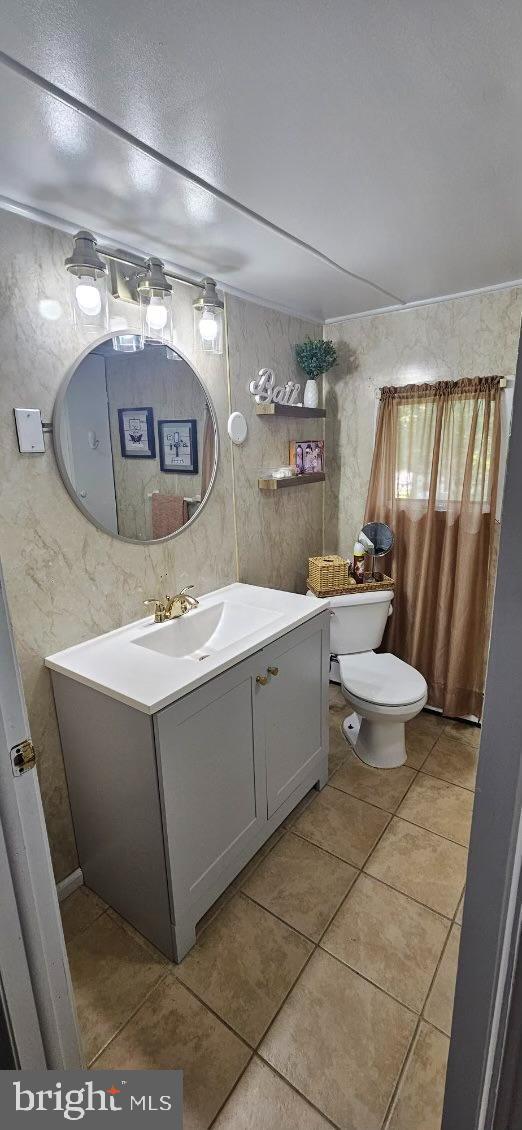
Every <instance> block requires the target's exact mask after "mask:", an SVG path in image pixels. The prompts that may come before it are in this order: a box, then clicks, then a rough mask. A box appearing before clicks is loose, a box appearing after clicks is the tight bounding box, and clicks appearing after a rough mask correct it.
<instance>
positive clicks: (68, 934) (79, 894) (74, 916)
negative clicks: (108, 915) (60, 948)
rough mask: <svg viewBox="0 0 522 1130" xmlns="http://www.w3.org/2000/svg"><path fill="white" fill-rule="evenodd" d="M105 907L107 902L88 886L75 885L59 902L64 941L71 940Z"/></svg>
mask: <svg viewBox="0 0 522 1130" xmlns="http://www.w3.org/2000/svg"><path fill="white" fill-rule="evenodd" d="M106 909H107V903H105V902H104V901H103V899H100V898H98V895H95V894H94V891H90V890H89V888H88V887H77V889H76V890H75V891H73V892H72V894H71V895H68V896H67V898H66V899H64V900H63V902H61V903H60V914H61V916H62V926H63V934H64V938H65V941H66V942H72V940H73V938H75V937H76V935H77V934H81V932H82V930H85V929H86V927H87V926H90V925H91V923H92V922H95V921H96V919H97V918H99V916H100V914H103V912H104V910H106Z"/></svg>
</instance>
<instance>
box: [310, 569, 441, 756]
mask: <svg viewBox="0 0 522 1130" xmlns="http://www.w3.org/2000/svg"><path fill="white" fill-rule="evenodd" d="M392 599H393V592H392V590H391V589H383V590H382V591H373V592H357V589H354V590H352V591H351V592H350V593H346V594H344V595H343V596H334V597H330V600H329V604H330V615H331V623H330V650H331V652H332V654H333V655H334V656H335V657H336V658H337V660H338V664H339V674H340V679H341V688H342V692H343V694H344V697H345V699H346V701H347V703H348V704H349V706H351V708H352V711H353V713H352V714H350V715H349V716H348V717H347V718H345V720H344V722H343V732H344V735H345V737H346V738H347V740H348V741H349V742H350V744H351V746H352V747H353V749H354V750H355V753H356V754H357V756H358V757H360V758H361V760H362V761H364V762H365V763H366V765H372V766H374V767H375V768H379V769H393V768H395V767H396V766H398V765H402V764H403V763H404V762H405V761H406V738H405V729H404V726H405V723H406V722H409V721H411V719H412V718H415V716H416V715H417V714H419V712H420V711H421V710H422V708H423V706H425V705H426V702H427V698H428V688H427V684H426V680H425V679H424V677H423V676H422V675H421V674H420V672H419V671H416V670H415V668H414V667H411V666H410V664H409V663H404V662H403V660H402V659H398V658H397V656H395V655H390V654H388V653H384V654H380V653H377V652H376V651H374V648H376V647H379V645H380V643H381V641H382V637H383V635H384V629H385V627H386V621H387V619H388V616H389V615H391V611H392V608H391V603H392Z"/></svg>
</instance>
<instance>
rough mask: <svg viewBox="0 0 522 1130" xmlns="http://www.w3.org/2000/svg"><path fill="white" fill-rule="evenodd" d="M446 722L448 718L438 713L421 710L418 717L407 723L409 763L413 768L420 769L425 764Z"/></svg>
mask: <svg viewBox="0 0 522 1130" xmlns="http://www.w3.org/2000/svg"><path fill="white" fill-rule="evenodd" d="M446 722H447V719H446V718H442V716H440V715H438V714H429V713H427V712H426V711H421V713H420V714H418V715H417V717H416V718H413V719H412V721H411V722H407V723H406V752H407V755H408V761H407V764H408V765H409V766H410V768H411V769H420V767H421V765H423V763H424V762H425V760H426V758H427V756H428V754H429V753H430V751H431V750H432V749H433V746H434V745H435V742H436V741H437V738H439V737H440V735H441V733H442V731H443V730H444V728H445V725H446Z"/></svg>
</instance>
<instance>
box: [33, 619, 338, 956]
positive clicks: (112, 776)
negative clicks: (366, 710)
mask: <svg viewBox="0 0 522 1130" xmlns="http://www.w3.org/2000/svg"><path fill="white" fill-rule="evenodd" d="M328 670H329V617H328V612H327V611H324V612H320V613H319V614H318V615H317V616H314V617H313V618H312V619H310V620H308V621H306V623H304V624H302V625H301V626H299V627H297V628H294V629H292V630H291V631H287V632H286V633H285V634H283V635H281V636H280V637H279V638H278V639H277V640H275V641H274V642H272V643H271V644H269V645H267V646H266V647H264V648H262V649H260V650H259V651H257V652H256V653H255V654H254V655H251V656H249V657H248V658H246V659H244V660H242V661H240V662H239V663H237V664H236V665H235V666H234V667H231V668H229V669H228V670H227V671H225V672H223V673H222V674H220V675H216V676H215V677H213V678H210V679H209V680H208V682H206V683H204V684H203V685H202V686H200V687H198V688H197V689H196V690H193V691H191V692H190V693H188V694H186V695H184V696H183V697H182V698H180V699H178V700H177V701H175V702H173V703H172V704H171V705H170V706H166V707H164V708H163V709H161V710H159V711H157V712H156V713H155V714H154V715H153V716H150V715H147V714H145V713H142V712H141V711H139V710H137V709H136V708H134V707H131V706H130V705H126V704H124V703H122V702H119V701H115V700H114V699H113V698H111V697H108V696H107V695H105V694H103V693H101V692H99V691H97V690H94V689H92V688H89V687H87V686H84V685H83V684H82V683H80V682H77V681H75V680H73V679H71V678H69V677H67V676H65V675H63V674H58V673H56V672H53V686H54V693H55V700H56V706H57V711H58V718H59V724H60V733H61V739H62V747H63V752H64V760H65V765H66V771H67V779H68V785H69V794H70V799H71V808H72V812H73V820H74V826H75V832H76V839H77V844H78V853H79V856H80V865H81V867H82V869H83V873H84V877H85V881H86V883H87V885H88V886H90V887H91V888H92V889H93V890H94V891H96V892H97V893H98V894H99V895H101V897H103V898H104V899H105V900H106V901H107V902H108V903H109V904H110V905H111V906H113V907H114V908H115V909H116V910H118V911H119V913H120V914H122V915H123V917H124V918H127V919H128V921H129V922H131V923H132V924H133V925H134V926H136V928H137V929H138V930H140V931H141V933H142V934H144V935H145V936H146V937H148V938H149V939H150V940H151V941H152V942H154V944H155V945H157V946H159V948H160V949H162V950H163V952H164V953H166V954H167V955H168V956H169V957H170V958H174V959H175V960H177V961H181V959H182V958H183V957H184V956H185V954H186V953H187V952H188V950H189V949H190V947H191V946H192V945H193V944H194V941H195V927H196V924H197V922H198V921H199V920H200V919H201V918H202V916H203V915H204V914H205V913H206V911H207V910H208V908H209V907H210V906H211V905H212V903H213V902H214V901H215V900H216V899H217V898H218V897H219V895H220V894H221V893H222V891H223V890H224V889H225V888H226V887H227V886H228V885H229V884H230V883H231V882H232V880H233V879H235V877H236V876H237V875H238V874H239V872H240V871H241V869H242V868H243V867H244V866H245V865H246V864H247V863H248V862H249V860H250V859H251V858H252V856H253V855H254V854H255V853H256V851H258V850H259V848H260V847H261V846H262V844H263V843H264V842H265V841H266V840H267V839H268V838H269V836H270V835H271V834H272V832H273V831H275V829H276V828H277V827H278V825H279V824H281V822H282V821H283V820H284V819H285V817H286V816H287V815H288V814H289V812H291V810H292V808H294V807H295V805H296V804H298V802H299V801H300V800H301V798H302V797H303V796H304V795H305V793H306V792H307V791H308V790H309V789H311V788H312V787H313V786H314V785H315V786H316V787H318V788H322V787H323V785H325V784H326V780H327V762H328Z"/></svg>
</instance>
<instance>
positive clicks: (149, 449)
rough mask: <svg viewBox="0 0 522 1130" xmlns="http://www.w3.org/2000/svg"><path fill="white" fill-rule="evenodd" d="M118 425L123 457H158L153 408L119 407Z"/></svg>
mask: <svg viewBox="0 0 522 1130" xmlns="http://www.w3.org/2000/svg"><path fill="white" fill-rule="evenodd" d="M118 427H119V431H120V447H121V454H122V457H123V459H155V458H156V439H155V436H154V411H153V409H152V408H150V407H149V408H118Z"/></svg>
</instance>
